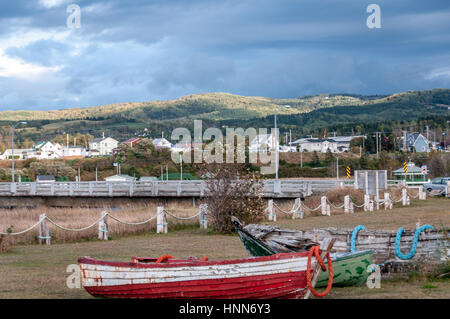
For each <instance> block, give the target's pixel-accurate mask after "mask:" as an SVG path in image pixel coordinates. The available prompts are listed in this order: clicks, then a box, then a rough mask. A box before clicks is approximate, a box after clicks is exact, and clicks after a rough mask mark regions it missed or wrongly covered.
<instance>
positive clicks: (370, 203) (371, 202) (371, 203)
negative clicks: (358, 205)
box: [369, 199, 373, 212]
mask: <svg viewBox="0 0 450 319" xmlns="http://www.w3.org/2000/svg"><path fill="white" fill-rule="evenodd" d="M369 211H370V212H373V200H371V199H369Z"/></svg>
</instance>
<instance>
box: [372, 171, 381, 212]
mask: <svg viewBox="0 0 450 319" xmlns="http://www.w3.org/2000/svg"><path fill="white" fill-rule="evenodd" d="M377 173H378V172H377ZM377 183H378V182H377ZM373 200H374V201H375V204H376V208H377V210H380V196H379V195H378V191H377V194H376V195H375V196H374V197H373Z"/></svg>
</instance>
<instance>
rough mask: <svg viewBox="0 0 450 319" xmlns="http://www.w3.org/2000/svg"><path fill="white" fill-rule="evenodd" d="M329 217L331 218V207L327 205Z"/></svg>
mask: <svg viewBox="0 0 450 319" xmlns="http://www.w3.org/2000/svg"><path fill="white" fill-rule="evenodd" d="M327 216H331V207H330V205H328V204H327Z"/></svg>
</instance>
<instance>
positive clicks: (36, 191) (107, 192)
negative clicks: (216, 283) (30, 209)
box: [0, 180, 343, 198]
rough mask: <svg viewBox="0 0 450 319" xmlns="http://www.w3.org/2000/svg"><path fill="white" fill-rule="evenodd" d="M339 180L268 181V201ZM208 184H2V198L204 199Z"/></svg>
mask: <svg viewBox="0 0 450 319" xmlns="http://www.w3.org/2000/svg"><path fill="white" fill-rule="evenodd" d="M342 185H343V181H338V180H320V181H304V180H279V181H278V183H277V182H276V181H275V180H265V181H264V187H263V196H264V197H265V198H297V197H306V196H310V195H312V194H314V193H321V192H323V191H326V190H328V189H330V188H333V187H337V186H342ZM205 187H206V184H205V182H204V181H202V180H191V181H146V182H141V181H136V182H95V181H94V182H53V183H45V182H22V183H0V197H100V198H101V197H203V196H204V195H205Z"/></svg>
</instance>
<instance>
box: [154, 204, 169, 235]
mask: <svg viewBox="0 0 450 319" xmlns="http://www.w3.org/2000/svg"><path fill="white" fill-rule="evenodd" d="M156 214H157V215H156V233H157V234H160V233H164V234H167V219H166V212H165V211H164V207H163V206H158V208H157V210H156Z"/></svg>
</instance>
